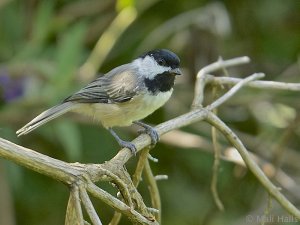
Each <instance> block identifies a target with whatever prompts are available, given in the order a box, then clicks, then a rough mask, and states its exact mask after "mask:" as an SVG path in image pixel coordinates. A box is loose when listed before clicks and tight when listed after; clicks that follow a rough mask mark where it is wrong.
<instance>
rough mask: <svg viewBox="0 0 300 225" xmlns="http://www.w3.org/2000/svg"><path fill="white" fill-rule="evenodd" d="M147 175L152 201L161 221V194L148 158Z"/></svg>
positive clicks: (158, 219) (157, 216)
mask: <svg viewBox="0 0 300 225" xmlns="http://www.w3.org/2000/svg"><path fill="white" fill-rule="evenodd" d="M144 171H145V177H146V180H147V182H148V184H149V186H148V187H149V192H150V196H151V202H152V207H153V208H155V209H157V210H158V213H157V214H156V219H157V221H158V223H161V200H160V194H159V190H158V187H157V183H156V180H155V177H154V175H153V173H152V170H151V167H150V164H149V161H148V160H146V162H145V170H144Z"/></svg>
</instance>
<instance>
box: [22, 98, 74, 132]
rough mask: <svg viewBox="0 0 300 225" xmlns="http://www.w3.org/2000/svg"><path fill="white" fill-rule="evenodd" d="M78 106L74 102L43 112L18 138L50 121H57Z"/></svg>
mask: <svg viewBox="0 0 300 225" xmlns="http://www.w3.org/2000/svg"><path fill="white" fill-rule="evenodd" d="M75 106H76V104H75V103H72V102H65V103H62V104H60V105H57V106H54V107H52V108H50V109H48V110H46V111H44V112H42V113H41V114H40V115H38V116H37V117H35V118H34V119H33V120H31V121H30V122H29V123H27V124H26V125H25V126H24V127H22V128H21V129H19V130H18V131H17V132H16V134H17V135H18V136H21V135H25V134H28V133H29V132H31V131H33V130H34V129H36V128H37V127H39V126H41V125H43V124H45V123H47V122H49V121H50V120H53V119H55V118H56V117H58V116H61V115H62V114H64V113H66V112H68V111H70V110H72V109H74V107H75Z"/></svg>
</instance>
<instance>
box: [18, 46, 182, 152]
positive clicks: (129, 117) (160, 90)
mask: <svg viewBox="0 0 300 225" xmlns="http://www.w3.org/2000/svg"><path fill="white" fill-rule="evenodd" d="M179 63H180V60H179V58H178V56H177V55H176V54H174V53H173V52H171V51H169V50H166V49H158V50H152V51H149V52H147V53H145V54H143V55H141V56H139V57H138V58H137V59H135V60H133V61H132V62H131V63H128V64H124V65H121V66H119V67H116V68H114V69H113V70H111V71H110V72H108V73H106V74H105V75H104V76H101V77H99V78H97V79H96V80H94V81H92V82H91V83H90V84H88V85H87V86H86V87H84V88H82V89H81V90H79V91H78V92H76V93H74V94H73V95H71V96H69V97H68V98H66V99H65V100H64V101H63V102H62V103H61V104H59V105H56V106H54V107H52V108H50V109H48V110H46V111H44V112H42V113H41V114H40V115H38V116H37V117H35V118H34V119H33V120H32V121H30V122H29V123H27V124H26V125H25V126H24V127H22V128H21V129H19V130H18V131H17V132H16V133H17V134H18V136H21V135H24V134H27V133H29V132H31V131H32V130H34V129H35V128H37V127H39V126H41V125H43V124H44V123H47V122H48V121H50V120H52V119H54V118H56V117H58V116H61V115H62V114H64V113H66V112H69V111H73V112H77V113H81V114H85V115H88V116H91V117H93V118H96V119H97V120H99V121H100V122H101V124H102V125H103V126H104V127H105V128H107V129H108V130H109V131H110V133H111V134H112V135H113V136H114V137H115V139H116V140H117V141H118V143H119V145H120V146H121V147H126V148H129V149H130V150H131V152H132V154H136V147H135V146H134V144H132V143H131V142H127V141H124V140H122V139H121V138H120V137H119V136H118V135H117V134H116V133H115V132H114V131H113V130H112V127H115V126H129V125H131V124H132V123H135V124H137V125H139V126H141V127H143V128H144V129H145V132H146V133H147V134H148V135H149V136H150V137H151V143H152V144H156V143H157V141H158V139H159V136H158V134H157V132H156V131H155V129H154V128H152V127H151V126H149V125H147V124H144V123H142V122H140V121H139V120H141V119H143V118H145V117H147V116H148V115H150V114H151V113H153V112H154V111H155V110H156V109H158V108H160V107H161V106H162V105H164V104H165V103H166V102H167V101H168V99H169V98H170V97H171V94H172V91H173V85H174V80H175V76H176V75H180V74H181V71H180V70H179Z"/></svg>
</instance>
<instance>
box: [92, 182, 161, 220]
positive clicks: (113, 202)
mask: <svg viewBox="0 0 300 225" xmlns="http://www.w3.org/2000/svg"><path fill="white" fill-rule="evenodd" d="M87 190H88V192H89V193H91V194H92V195H93V196H95V197H96V198H99V199H100V200H102V201H103V202H104V203H106V204H107V205H109V206H111V207H112V208H114V209H115V210H118V211H119V212H122V213H123V214H124V215H126V216H127V217H128V218H129V219H130V220H132V221H134V222H136V223H139V224H147V225H158V223H157V222H156V221H151V220H149V219H147V218H145V217H144V216H142V215H141V214H140V213H138V212H137V211H135V210H134V209H132V208H130V207H129V206H127V205H126V204H125V203H124V202H122V201H120V200H119V199H117V198H115V197H114V196H112V195H111V194H109V193H107V192H106V191H104V190H102V189H101V188H99V187H98V186H97V185H95V184H94V183H92V182H91V181H88V183H87Z"/></svg>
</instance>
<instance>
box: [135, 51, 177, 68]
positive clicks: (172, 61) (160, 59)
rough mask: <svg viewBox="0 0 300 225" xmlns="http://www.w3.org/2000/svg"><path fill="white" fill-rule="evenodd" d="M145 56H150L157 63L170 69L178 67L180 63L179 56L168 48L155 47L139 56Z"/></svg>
mask: <svg viewBox="0 0 300 225" xmlns="http://www.w3.org/2000/svg"><path fill="white" fill-rule="evenodd" d="M146 56H151V57H153V58H154V59H155V61H156V62H157V63H158V64H159V65H162V66H169V67H171V68H172V69H175V68H179V65H180V59H179V57H178V56H177V55H176V54H175V53H174V52H171V51H170V50H168V49H155V50H152V51H149V52H147V53H145V54H143V55H141V56H140V57H139V58H145V57H146Z"/></svg>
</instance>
